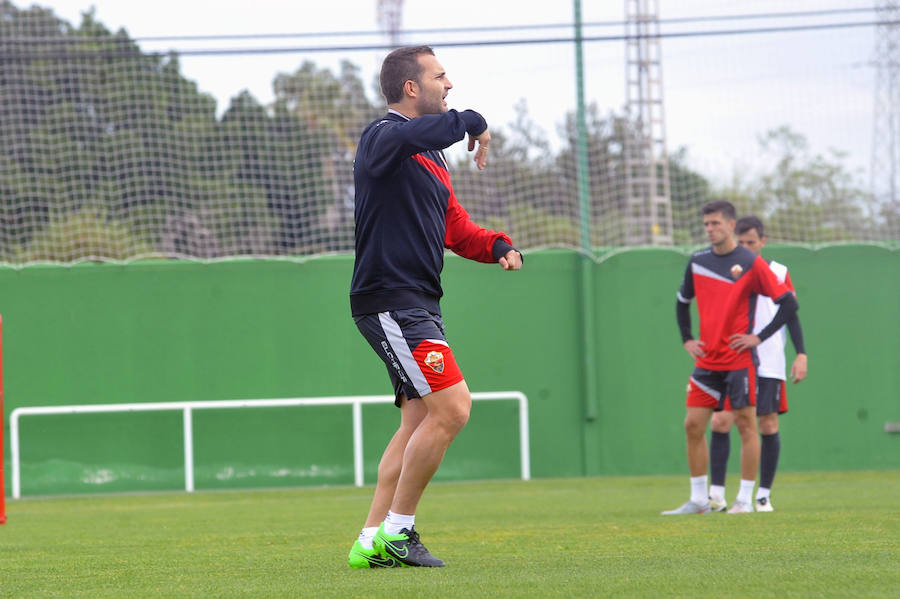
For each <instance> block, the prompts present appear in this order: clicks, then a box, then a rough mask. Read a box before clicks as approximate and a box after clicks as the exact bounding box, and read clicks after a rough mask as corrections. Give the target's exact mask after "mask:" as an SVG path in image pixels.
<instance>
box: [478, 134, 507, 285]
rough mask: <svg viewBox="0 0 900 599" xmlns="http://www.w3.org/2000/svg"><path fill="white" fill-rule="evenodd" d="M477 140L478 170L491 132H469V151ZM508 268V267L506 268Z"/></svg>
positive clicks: (481, 169) (484, 158) (483, 163)
mask: <svg viewBox="0 0 900 599" xmlns="http://www.w3.org/2000/svg"><path fill="white" fill-rule="evenodd" d="M476 141H477V142H478V151H477V152H475V166H477V167H478V170H480V171H483V170H484V167H485V165H487V153H488V144H489V143H491V133H490V131H488V130H487V129H485V130H484V131H482V132H481V135H472V134H471V133H470V134H469V151H470V152H471V151H472V150H474V149H475V142H476ZM507 270H510V269H507Z"/></svg>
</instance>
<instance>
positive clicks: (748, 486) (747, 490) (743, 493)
mask: <svg viewBox="0 0 900 599" xmlns="http://www.w3.org/2000/svg"><path fill="white" fill-rule="evenodd" d="M754 485H756V481H755V480H744V479H741V490H740V491H738V495H737V500H738V501H740V502H741V503H750V502H751V501H753V487H754Z"/></svg>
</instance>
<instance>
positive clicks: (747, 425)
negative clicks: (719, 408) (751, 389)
mask: <svg viewBox="0 0 900 599" xmlns="http://www.w3.org/2000/svg"><path fill="white" fill-rule="evenodd" d="M734 423H735V425H737V428H738V431H740V433H741V436H746V435H750V434H753V435H755V434H756V406H748V407H746V408H741V409H739V410H735V411H734Z"/></svg>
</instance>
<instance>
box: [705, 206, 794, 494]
mask: <svg viewBox="0 0 900 599" xmlns="http://www.w3.org/2000/svg"><path fill="white" fill-rule="evenodd" d="M736 231H737V238H738V243H739V244H740V245H742V246H744V247H745V248H747V249H748V250H750V251H751V252H753V253H754V254H756V255H760V253H761V252H762V249H763V246H765V244H766V235H765V229H764V228H763V223H762V221H761V220H759V219H758V218H757V217H755V216H745V217H743V218H741V219H739V220H738V221H737V227H736ZM768 263H769V268H770V269H772V272H774V273H775V276H777V277H778V280H779V281H781V282H783V283H784V284H785V285H787V287H788V288H789V289H790V290H791V291H793V290H794V285H793V284H792V283H791V277H790V275H789V274H788V269H787V267H786V266H785V265H783V264H779V263H778V262H775V261H774V260H771V261H768ZM775 312H776V306H775V303H774V302H773V301H772V300H771V298H768V297H766V296H763V295H760V296H758V297H757V298H756V308H755V317H754V325H753V333H754V334H755V333H757V332H759V331H761V330H762V329H763V327H764V326H765V325H766V323H768V322H769V321H770V320H772V317H773V316H774V315H775ZM785 328H787V330H788V331H789V332H790V335H791V341H792V342H793V344H794V349H795V350H796V352H797V356H796V358H795V359H794V362H793V364H792V365H791V379H792V380H793V381H794V383H799V382H800V381H802V380H803V379H804V378H806V370H807V356H806V349H805V348H804V345H803V330H802V329H801V327H800V320H799V318H797V315H796V314H795V315H794V317H793V318H792V319H791V320H789V321H788V323H787V325H786V327H782V328H781V329H779V330H778V331H777V332H776V333H775V334H774V335H772V336H771V337H769V338H768V339H766V340H765V341H763V342H762V343H760V344H759V345H758V346H756V355H757V357H758V359H759V365H758V366H757V369H756V375H757V378H756V380H757V398H756V416H757V419H758V422H759V432H760V435H761V436H762V449H761V452H760V467H759V488H758V489H757V491H756V506H755V507H756V511H758V512H771V511H773V508H772V501H771V499H770V497H769V494H770V490H771V488H772V482H773V481H774V480H775V470H776V469H777V467H778V456H779V453H780V452H781V437H780V435H779V433H778V415H779V414H784V413H785V412H787V410H788V405H787V393H786V391H785V368H786V363H785V359H784V347H785ZM732 424H734V415H733V414H732V413H731V411H729V410H724V411H722V412H716V413H715V414H713V418H712V436H711V438H710V442H709V453H710V467H709V470H710V483H711V484H710V488H709V500H710V506H711V509H712V510H713V511H725V509H726V502H725V472H726V469H727V464H728V454H729V452H730V449H731V440H730V437H729V431H730V430H731V425H732Z"/></svg>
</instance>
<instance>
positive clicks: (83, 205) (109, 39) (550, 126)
mask: <svg viewBox="0 0 900 599" xmlns="http://www.w3.org/2000/svg"><path fill="white" fill-rule="evenodd" d="M868 16H869V18H870V19H874V18H876V14H875V13H874V12H872V13H870V14H869V15H868ZM101 18H102V15H99V16H98V17H96V18H94V17H93V16H92V15H88V16H86V17H85V19H84V21H83V22H82V23H81V24H80V25H78V26H77V27H76V26H74V25H72V24H69V23H65V22H63V21H60V20H59V19H57V18H56V17H55V16H54V15H53V14H52V12H50V11H47V10H43V9H39V8H30V9H20V8H17V7H16V6H15V5H14V4H12V3H10V2H9V1H8V0H0V263H3V262H5V263H9V264H15V265H20V264H27V263H32V262H40V261H53V262H62V263H70V262H74V261H79V260H134V259H141V258H146V257H167V258H183V257H190V258H199V259H214V258H222V257H233V256H246V255H249V256H308V255H315V254H321V253H329V252H351V251H352V250H353V177H352V166H353V156H354V152H355V145H356V141H357V139H358V137H359V134H360V132H361V130H362V128H363V127H364V126H365V125H366V124H367V123H369V122H370V121H371V120H373V119H375V118H377V117H379V116H380V115H382V114H383V113H384V111H385V106H384V103H383V101H382V99H381V98H380V97H379V96H378V95H377V94H376V93H375V90H374V85H373V83H372V80H373V78H374V75H373V73H370V72H368V71H364V70H363V69H362V68H361V67H360V66H359V62H360V53H359V52H353V51H348V52H347V56H346V60H345V61H344V62H343V64H342V66H340V67H339V68H336V69H335V68H325V67H321V66H318V65H317V64H316V63H315V58H316V57H315V55H310V56H303V55H302V53H301V54H300V55H298V56H297V57H296V58H297V60H296V65H297V67H296V69H295V70H294V71H293V72H290V73H281V74H277V73H273V76H272V90H273V96H274V100H273V101H272V102H266V103H265V104H263V103H262V102H260V101H259V100H258V99H257V98H255V97H254V96H253V95H252V94H251V93H249V92H245V93H243V94H241V95H239V96H236V97H234V98H232V99H231V100H230V102H229V103H228V105H227V106H226V107H224V109H223V107H221V106H220V107H217V105H216V102H215V100H214V99H213V98H212V97H211V96H210V95H208V94H206V93H204V90H203V89H199V88H198V85H197V83H195V82H194V81H192V80H189V79H188V78H187V77H185V76H184V75H183V73H182V70H181V67H180V59H179V57H178V56H177V55H175V54H169V55H163V56H160V55H157V54H153V53H148V52H144V51H142V50H141V48H140V47H139V46H138V44H137V43H135V42H134V41H133V40H131V39H129V38H128V36H127V35H126V34H124V33H117V34H114V33H111V32H109V31H108V30H107V29H106V28H105V27H104V26H103V24H102V22H101V21H100V19H101ZM848 31H850V30H846V29H840V28H838V29H823V30H821V31H793V32H780V33H779V32H774V33H772V32H770V33H760V34H757V35H752V34H744V35H737V34H735V35H722V36H712V37H690V36H686V37H683V38H681V37H672V38H666V39H664V40H663V41H662V43H661V47H662V54H661V56H660V57H658V58H659V59H660V66H661V68H662V70H664V71H665V81H666V85H665V86H662V87H660V89H659V90H658V91H659V95H660V96H661V95H662V90H663V89H664V90H665V98H662V97H660V98H659V101H660V106H664V107H665V111H664V114H665V121H664V122H665V130H666V131H667V132H668V141H667V144H666V146H665V148H667V149H665V152H664V153H663V152H657V153H656V155H655V156H654V160H655V162H654V161H649V160H645V158H646V155H645V154H642V153H641V152H637V153H636V154H633V155H637V156H644V158H639V159H637V160H634V159H632V160H629V159H628V156H629V154H628V152H629V151H630V150H632V151H633V150H634V148H635V147H638V148H640V147H643V146H642V144H647V147H650V145H651V144H650V141H652V140H648V139H647V138H646V135H647V134H646V133H645V131H646V126H644V125H646V124H642V123H640V122H636V121H635V118H634V116H633V115H634V114H635V112H634V111H632V108H633V104H632V103H630V102H632V101H633V100H634V98H629V97H627V94H626V92H625V89H626V69H627V65H626V60H625V42H624V41H623V40H622V39H618V40H616V39H605V40H604V39H596V40H593V41H591V40H588V41H587V42H586V43H585V69H584V80H585V82H586V97H585V100H586V111H585V113H584V114H585V119H584V122H583V127H581V128H579V127H578V126H577V125H578V123H577V119H576V112H575V106H576V96H575V91H574V90H575V80H576V71H575V68H574V60H573V56H574V50H573V45H572V44H566V43H561V44H560V43H557V44H551V45H544V46H538V45H536V46H535V47H533V48H528V47H525V48H523V47H522V46H521V45H516V44H508V45H497V46H491V47H483V48H478V49H477V50H478V52H479V55H480V56H481V59H480V63H481V64H483V65H484V66H483V68H481V69H478V71H477V72H474V73H466V74H465V77H463V81H465V82H466V83H467V84H468V86H469V87H470V88H478V89H479V94H481V96H478V95H468V96H467V95H466V94H465V93H463V92H462V91H459V92H458V91H457V90H453V91H452V92H451V96H450V97H449V98H448V99H449V100H450V101H451V105H453V106H455V107H457V108H460V109H463V108H474V109H476V110H481V111H482V112H483V113H484V115H485V117H486V118H487V119H488V122H489V123H490V124H491V129H492V132H493V138H494V139H493V142H492V146H491V155H490V157H491V162H490V165H489V167H488V169H487V170H485V171H483V172H478V171H477V170H475V169H474V168H473V167H472V164H471V159H470V157H469V156H468V155H466V153H465V151H464V148H460V147H456V148H453V149H451V150H450V151H448V159H449V160H450V163H451V172H452V177H453V185H454V188H455V190H456V194H457V196H458V197H459V198H460V201H461V202H462V204H463V205H464V206H465V207H466V208H467V209H468V211H469V212H470V214H471V215H472V217H473V218H474V219H475V220H476V221H477V222H479V223H480V224H483V225H485V226H488V227H490V228H495V229H502V230H505V231H507V232H508V233H510V235H511V236H512V237H513V239H514V241H515V242H516V244H517V245H518V246H519V247H520V248H523V249H529V248H536V247H546V246H562V247H572V248H582V247H584V245H585V240H584V239H583V237H582V223H583V221H584V219H588V220H589V223H588V225H589V226H588V227H587V230H589V232H590V244H591V245H592V246H594V247H598V246H621V245H628V244H635V243H648V242H649V243H659V242H660V241H659V239H660V238H659V237H658V236H657V237H654V236H652V235H648V236H646V237H641V236H640V235H638V236H634V235H632V234H631V233H633V232H634V230H635V227H636V226H637V228H640V227H644V226H646V227H647V228H648V229H649V228H654V231H656V232H658V230H659V226H660V224H659V223H656V222H653V221H652V219H650V220H647V219H646V214H643V215H642V214H636V213H635V209H634V202H633V200H634V194H635V189H636V188H635V186H634V181H636V180H640V176H644V175H646V174H647V172H648V169H656V170H654V172H653V173H652V174H653V175H654V177H655V178H654V179H653V180H654V181H656V182H657V187H658V189H657V190H651V191H659V192H660V194H661V195H662V197H663V201H664V202H666V204H667V205H668V210H669V216H670V218H671V223H662V226H663V227H664V228H665V229H666V233H667V235H665V236H663V238H662V239H663V241H662V243H672V244H675V245H692V244H698V243H703V242H704V237H703V231H702V222H701V218H700V213H699V209H700V207H701V206H702V205H703V204H705V203H706V202H709V201H711V200H715V199H728V200H731V201H732V202H733V203H734V204H735V205H736V206H737V208H738V211H739V213H741V214H748V213H755V214H757V215H759V216H760V217H762V218H763V219H764V221H765V222H766V224H767V231H768V233H769V238H770V240H776V241H782V242H799V243H810V244H815V243H830V242H841V241H865V242H886V243H889V244H893V245H896V241H897V240H898V239H900V202H898V198H897V196H896V194H897V193H898V191H897V190H896V189H894V190H893V191H891V183H892V180H893V179H892V178H893V177H895V176H896V175H895V174H894V172H895V169H896V168H897V167H896V166H895V167H894V170H892V169H891V168H890V166H891V165H890V162H891V160H893V158H891V157H892V156H896V151H897V150H896V147H895V146H893V145H891V144H897V143H900V140H897V139H893V138H892V137H891V136H890V135H873V131H872V128H871V125H872V122H873V121H872V111H873V98H874V97H875V92H876V87H877V86H876V83H877V82H878V81H879V80H878V79H877V69H876V66H877V65H875V63H876V62H877V61H875V58H877V57H874V58H873V52H874V46H873V45H872V40H873V39H874V26H869V27H868V28H856V29H853V30H852V31H856V32H859V31H866V32H868V33H867V34H866V35H862V36H860V35H850V34H849V33H848ZM848 39H849V40H850V41H848ZM422 41H425V40H422ZM435 49H436V52H437V53H438V57H439V59H440V60H441V61H442V62H443V63H444V64H445V66H447V68H448V72H449V74H450V75H451V78H454V77H455V76H454V73H455V71H453V70H452V69H453V67H454V66H458V65H461V64H463V63H464V61H465V59H466V57H467V55H468V54H470V53H471V52H472V48H469V47H453V46H451V45H447V46H446V47H441V45H440V43H435ZM526 50H527V51H529V52H532V55H533V56H537V58H534V59H528V60H523V59H522V57H523V55H525V52H526ZM535 52H536V53H537V54H534V53H535ZM823 52H825V56H824V57H823ZM369 54H371V52H370V53H369ZM366 56H369V55H366ZM813 58H815V61H814V62H813ZM233 59H234V58H233V56H230V55H229V56H222V57H215V56H211V57H208V58H206V59H205V60H208V61H216V60H233ZM367 62H368V61H367ZM873 65H875V66H873ZM498 70H504V71H507V72H508V71H510V70H511V71H512V72H513V73H517V74H518V81H519V85H517V86H516V87H514V88H499V89H498V88H492V87H491V80H492V78H493V77H494V76H495V73H496V72H497V71H498ZM551 72H553V73H556V74H558V73H559V72H563V73H564V74H565V80H566V81H567V84H566V85H563V86H561V87H560V88H559V89H556V90H554V92H553V94H552V96H553V97H555V99H556V105H557V106H558V107H561V109H559V110H557V111H556V112H554V111H552V110H546V109H544V108H543V106H542V105H540V104H538V105H537V106H538V113H532V112H531V111H532V110H534V106H535V103H534V102H532V101H531V100H530V98H529V89H535V88H538V87H541V86H543V85H545V83H544V81H543V77H544V76H547V77H549V74H550V73H551ZM461 75H462V73H461ZM813 75H814V76H815V77H813ZM455 78H456V80H457V81H459V77H455ZM807 79H808V80H807ZM460 87H463V86H462V85H460ZM649 93H650V94H651V95H652V90H651V91H650V92H649ZM479 97H481V98H482V99H484V100H485V101H484V104H485V105H486V106H487V107H488V108H484V109H483V108H482V107H481V105H479V102H478V98H479ZM454 98H460V100H470V99H471V100H472V101H471V104H470V105H457V104H455V103H454V102H453V100H454ZM650 100H651V101H655V100H654V99H653V98H652V97H651V98H650ZM874 104H875V109H876V111H881V112H880V113H878V114H881V115H883V114H884V111H885V110H887V111H888V116H889V117H890V115H891V114H893V113H891V112H890V111H891V110H895V111H896V110H900V109H898V104H900V98H898V99H894V100H893V104H891V103H890V102H888V103H887V104H886V105H882V106H880V107H879V105H878V103H877V102H875V103H874ZM497 105H504V106H506V107H507V108H508V109H509V110H508V112H509V113H510V114H513V115H514V116H513V117H511V118H509V119H507V122H496V121H495V120H493V119H492V115H491V112H490V110H489V108H490V107H491V106H497ZM567 107H570V108H567ZM217 108H218V109H217ZM861 115H862V116H861ZM891 118H894V117H891ZM896 118H900V117H896ZM888 122H891V121H888ZM859 123H865V126H863V127H860V125H859ZM898 128H900V127H898ZM579 134H580V135H581V139H582V140H583V142H584V143H583V145H581V146H579V143H578V139H579ZM894 134H895V135H896V136H900V131H894ZM461 145H463V144H460V146H461ZM580 147H581V148H583V150H584V151H583V153H581V154H579V148H580ZM891 152H894V153H893V154H891ZM660 154H663V155H660ZM579 157H583V159H584V160H583V162H582V164H586V166H587V170H586V173H585V172H583V171H579V168H578V164H579ZM873 157H875V158H876V159H873ZM878 157H880V158H881V161H880V162H879V161H878V160H877V158H878ZM885 157H887V164H888V168H884V164H885V160H884V158H885ZM660 161H662V162H660ZM877 164H881V165H882V166H881V167H877ZM663 165H664V167H665V168H661V166H663ZM663 175H664V176H665V180H663V178H662V176H663ZM647 191H648V190H646V189H645V190H644V192H647ZM585 193H586V198H585ZM585 199H586V200H587V210H585V201H584V200H585ZM636 223H637V225H636ZM630 232H631V233H630ZM647 240H649V241H647Z"/></svg>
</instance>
